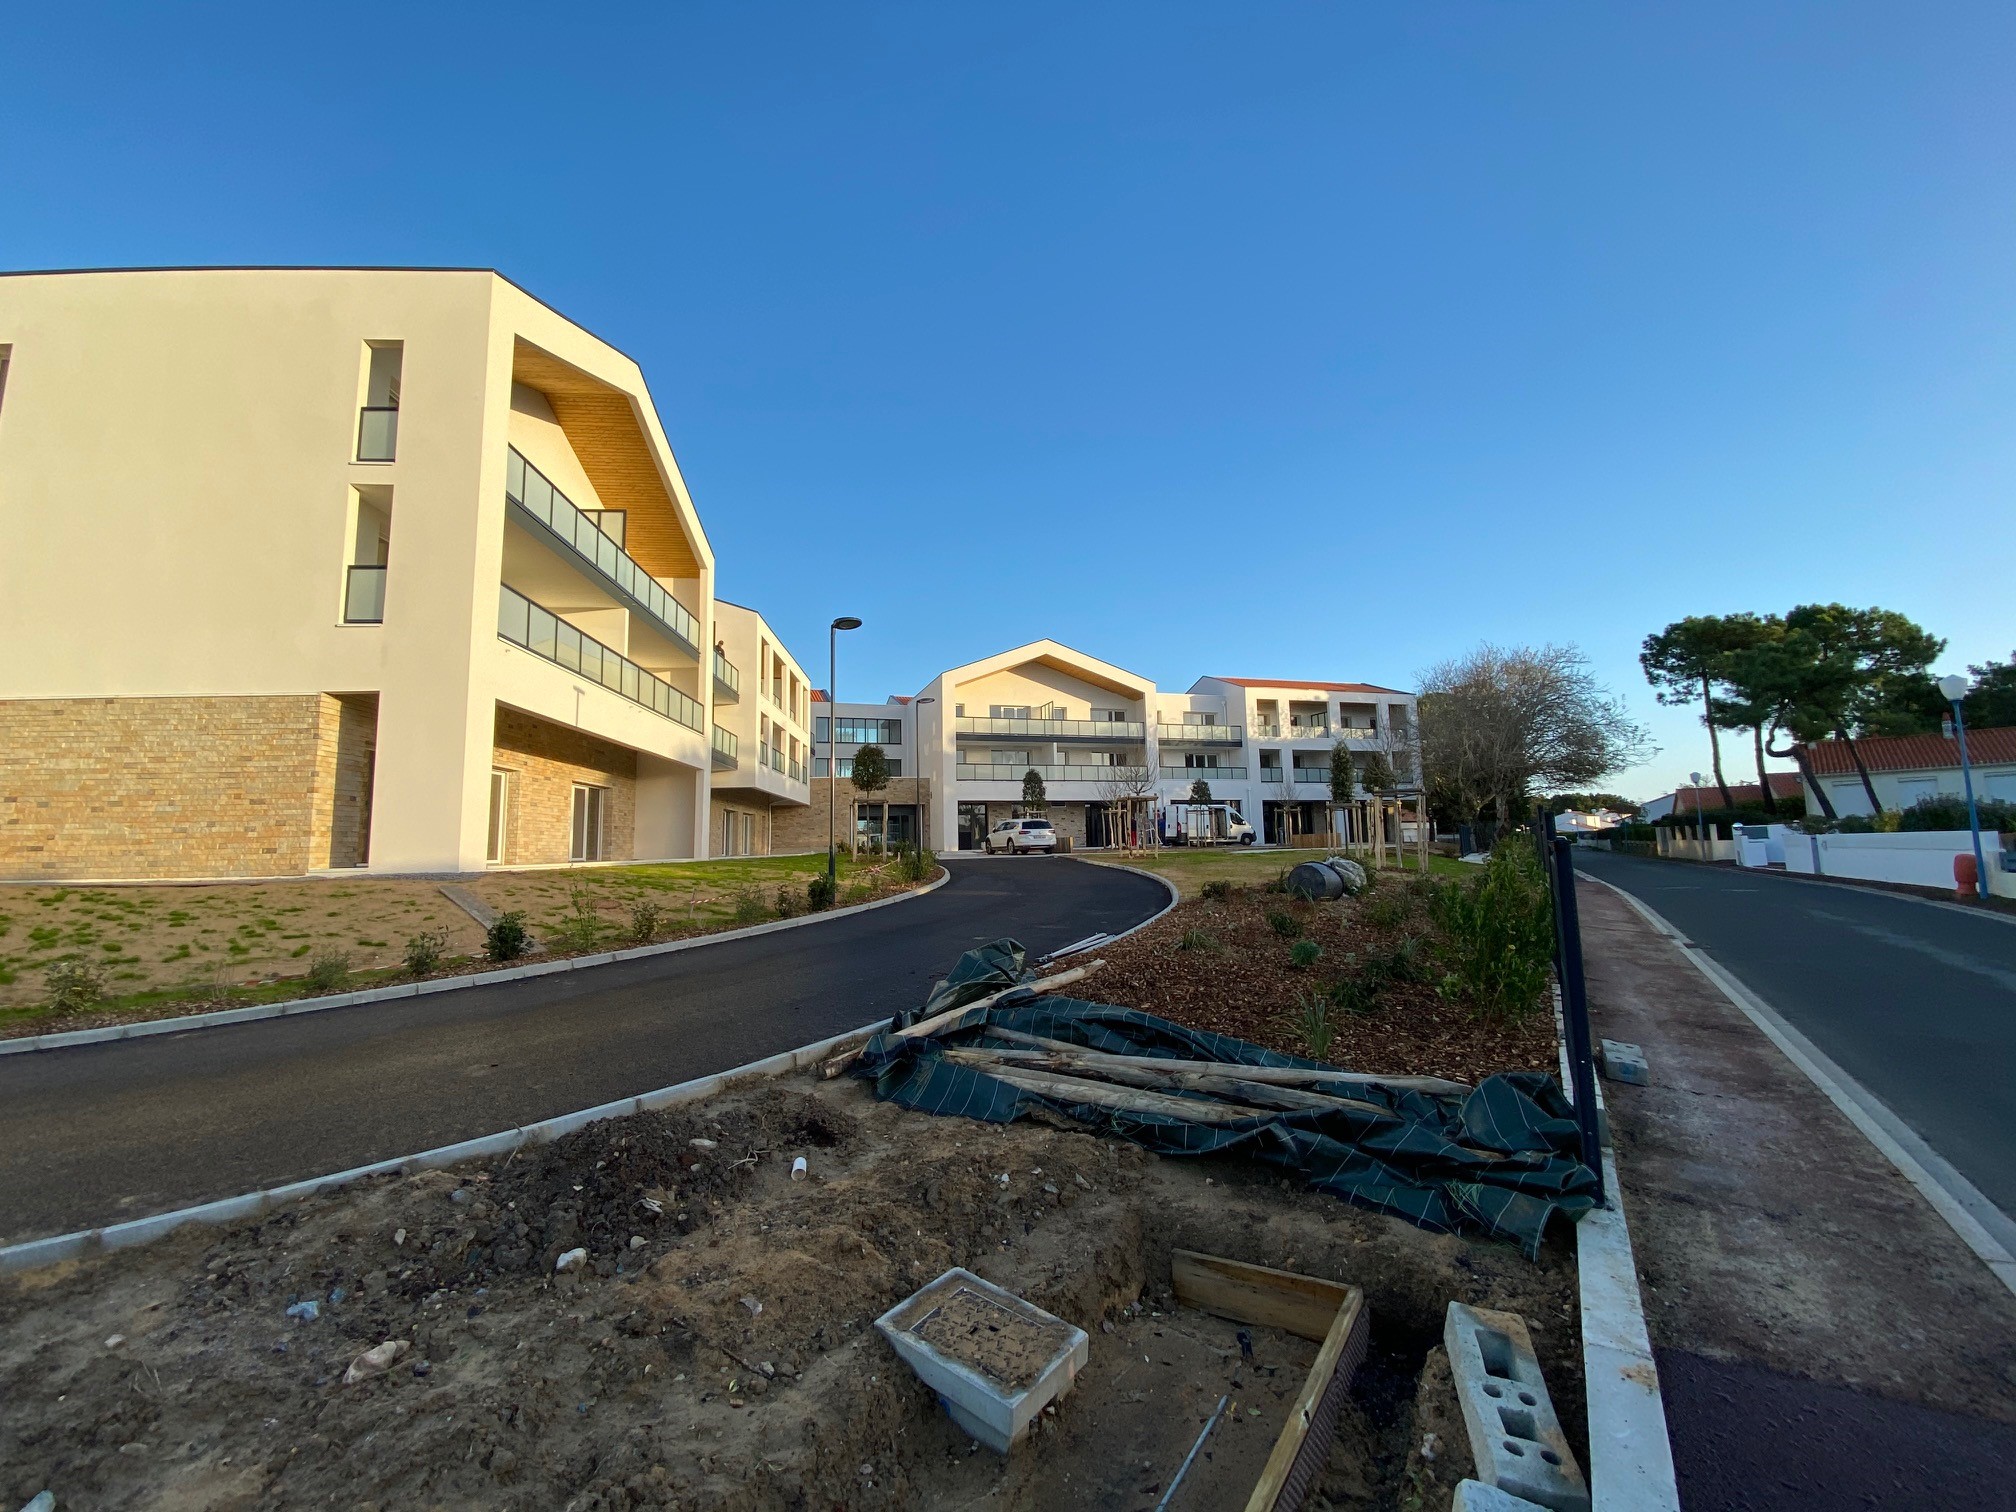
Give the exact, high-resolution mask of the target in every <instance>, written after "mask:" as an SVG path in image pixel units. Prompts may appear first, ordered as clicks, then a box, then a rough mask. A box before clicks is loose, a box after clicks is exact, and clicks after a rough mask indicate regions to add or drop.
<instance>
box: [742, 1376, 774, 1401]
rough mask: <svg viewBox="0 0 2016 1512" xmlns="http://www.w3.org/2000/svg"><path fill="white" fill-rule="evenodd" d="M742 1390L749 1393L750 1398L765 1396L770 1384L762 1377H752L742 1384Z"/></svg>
mask: <svg viewBox="0 0 2016 1512" xmlns="http://www.w3.org/2000/svg"><path fill="white" fill-rule="evenodd" d="M742 1389H743V1391H745V1392H747V1393H748V1394H749V1395H750V1396H757V1397H759V1396H761V1395H763V1393H764V1392H766V1391H768V1390H769V1389H770V1383H769V1382H768V1381H766V1380H764V1379H763V1377H761V1376H760V1375H759V1376H751V1377H749V1379H748V1380H746V1381H744V1382H743V1383H742Z"/></svg>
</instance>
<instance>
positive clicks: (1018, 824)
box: [987, 819, 1057, 855]
mask: <svg viewBox="0 0 2016 1512" xmlns="http://www.w3.org/2000/svg"><path fill="white" fill-rule="evenodd" d="M1056 849H1057V832H1056V831H1055V830H1053V829H1052V828H1050V821H1049V820H1048V819H1003V820H1002V821H1001V822H1000V823H999V824H997V825H995V826H994V828H992V829H991V830H989V831H988V832H987V851H988V854H989V855H992V854H994V853H995V852H996V851H1008V852H1011V853H1013V852H1016V851H1022V852H1025V853H1026V852H1029V851H1055V850H1056Z"/></svg>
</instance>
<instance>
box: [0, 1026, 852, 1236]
mask: <svg viewBox="0 0 2016 1512" xmlns="http://www.w3.org/2000/svg"><path fill="white" fill-rule="evenodd" d="M891 1022H892V1021H891V1020H889V1019H879V1020H877V1021H876V1022H875V1023H872V1024H869V1025H867V1026H865V1027H864V1028H860V1029H851V1030H849V1031H848V1032H847V1033H845V1034H836V1035H834V1036H833V1037H832V1038H831V1039H826V1040H821V1041H820V1042H819V1043H818V1044H816V1045H803V1046H800V1047H799V1048H798V1049H796V1050H785V1051H782V1052H780V1053H779V1054H776V1055H772V1056H768V1057H766V1058H765V1059H763V1060H759V1061H751V1062H750V1063H749V1064H747V1065H745V1066H736V1067H734V1068H733V1069H731V1070H727V1071H717V1072H715V1073H714V1074H713V1075H711V1076H701V1077H696V1078H694V1079H693V1080H692V1081H684V1082H680V1083H678V1084H677V1085H676V1086H671V1087H661V1088H659V1089H658V1090H657V1091H655V1092H645V1093H641V1094H640V1095H638V1096H636V1097H625V1098H620V1099H618V1100H617V1101H615V1102H607V1103H602V1104H600V1105H598V1106H596V1107H593V1108H583V1109H581V1110H580V1111H579V1112H576V1113H562V1114H560V1115H558V1116H557V1117H554V1118H546V1119H541V1120H540V1121H539V1122H537V1123H530V1124H524V1125H522V1126H520V1127H518V1128H515V1129H505V1130H502V1131H501V1132H499V1133H496V1134H486V1135H483V1136H482V1137H480V1138H477V1139H465V1140H462V1141H461V1142H459V1143H457V1144H451V1145H441V1146H439V1147H438V1148H436V1149H432V1150H422V1151H421V1152H420V1153H419V1154H417V1155H401V1156H397V1157H395V1158H393V1159H391V1160H379V1161H374V1162H372V1163H371V1164H370V1165H362V1166H354V1167H352V1168H351V1169H350V1170H347V1171H337V1172H335V1173H334V1174H332V1175H328V1176H313V1177H310V1178H309V1179H308V1180H306V1181H293V1182H289V1183H288V1184H287V1185H285V1186H277V1187H268V1188H267V1189H266V1190H264V1191H260V1192H247V1193H245V1194H244V1195H242V1196H238V1197H222V1198H219V1199H218V1200H217V1201H215V1202H205V1203H201V1204H199V1205H197V1206H195V1207H186V1208H176V1209H175V1210H173V1211H172V1212H166V1213H156V1214H154V1215H153V1216H152V1217H148V1218H135V1219H132V1220H130V1221H128V1222H126V1223H115V1224H111V1225H109V1226H107V1227H104V1228H95V1229H82V1230H79V1231H78V1232H76V1233H72V1234H58V1235H55V1236H54V1237H52V1238H48V1239H30V1240H26V1241H24V1242H23V1243H20V1244H10V1245H7V1246H6V1247H5V1248H0V1275H11V1274H14V1273H16V1272H19V1271H27V1270H35V1269H38V1268H39V1267H41V1266H45V1265H55V1264H58V1263H60V1262H62V1261H65V1260H81V1259H85V1258H87V1257H89V1256H92V1255H97V1254H103V1253H105V1252H106V1251H109V1250H119V1249H130V1248H131V1247H132V1246H134V1245H136V1244H145V1243H147V1242H148V1241H149V1240H153V1239H159V1238H161V1237H163V1236H164V1235H166V1234H170V1233H172V1232H174V1231H175V1230H176V1229H178V1228H181V1227H182V1226H183V1225H184V1224H188V1223H231V1222H234V1221H236V1220H237V1219H240V1218H254V1217H257V1216H258V1215H259V1214H261V1213H264V1212H267V1211H269V1210H271V1209H273V1208H275V1207H278V1206H280V1205H281V1204H282V1203H286V1202H292V1201H295V1200H297V1199H299V1198H303V1197H310V1196H313V1195H314V1194H315V1193H317V1192H327V1191H333V1190H334V1189H335V1188H337V1187H342V1186H348V1185H349V1184H350V1183H351V1182H353V1181H359V1180H362V1179H363V1178H364V1177H366V1176H381V1175H388V1174H395V1173H396V1174H400V1175H405V1174H409V1173H411V1172H414V1171H431V1170H436V1169H438V1168H440V1167H442V1166H451V1165H460V1164H461V1163H462V1162H463V1161H467V1160H482V1159H486V1158H491V1157H495V1156H498V1155H508V1154H510V1153H511V1152H512V1151H513V1150H516V1149H520V1148H522V1147H523V1146H525V1145H528V1144H551V1143H552V1142H553V1141H554V1140H556V1139H559V1138H561V1137H563V1136H565V1135H568V1134H572V1133H574V1132H575V1131H576V1130H577V1129H582V1128H586V1127H587V1126H588V1125H589V1124H591V1123H598V1122H600V1121H601V1120H603V1119H605V1118H625V1117H628V1116H629V1115H631V1114H633V1113H649V1112H652V1111H654V1110H655V1109H659V1108H672V1107H677V1106H678V1105H679V1104H681V1103H689V1102H695V1101H697V1100H699V1099H700V1098H703V1097H711V1096H713V1095H714V1094H715V1093H717V1092H722V1091H725V1090H727V1089H728V1088H729V1087H731V1086H734V1085H735V1084H737V1083H739V1082H744V1081H760V1080H764V1079H766V1078H769V1077H773V1076H784V1075H788V1074H789V1073H790V1072H793V1071H798V1070H802V1069H804V1068H805V1067H807V1066H814V1065H817V1064H819V1063H820V1062H822V1061H825V1060H827V1059H829V1058H831V1057H832V1056H834V1055H837V1054H839V1053H840V1052H842V1051H843V1050H848V1049H851V1048H853V1047H854V1046H855V1045H857V1044H865V1043H867V1042H868V1041H869V1040H870V1039H872V1038H874V1037H875V1036H876V1035H877V1034H880V1033H881V1032H882V1031H883V1030H884V1029H886V1028H888V1027H889V1025H890V1023H891Z"/></svg>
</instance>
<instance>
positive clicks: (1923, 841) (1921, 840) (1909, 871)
mask: <svg viewBox="0 0 2016 1512" xmlns="http://www.w3.org/2000/svg"><path fill="white" fill-rule="evenodd" d="M1973 847H1974V842H1973V837H1972V836H1971V835H1970V834H1969V832H1968V831H1966V830H1920V831H1916V832H1904V833H1900V834H1895V835H1806V836H1803V837H1802V836H1799V835H1792V836H1788V837H1787V839H1786V844H1785V869H1786V870H1787V871H1792V872H1804V873H1806V874H1807V875H1809V876H1812V875H1818V876H1823V877H1851V878H1855V879H1858V880H1860V881H1864V882H1898V883H1905V884H1908V885H1910V886H1914V887H1940V888H1947V887H1951V886H1953V858H1954V857H1955V856H1963V855H1964V856H1972V855H1973V854H1974V848H1973ZM2001 851H2002V837H2001V836H2000V835H1996V834H1985V833H1984V834H1983V835H1982V836H1981V852H1982V859H1983V860H1984V861H1985V862H1986V863H1987V866H1988V880H1989V886H1990V890H1991V891H1993V892H1995V893H1996V894H1998V895H2000V896H2003V897H2016V873H2011V872H2005V871H2003V870H2002V865H2001Z"/></svg>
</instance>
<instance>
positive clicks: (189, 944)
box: [0, 855, 904, 1036]
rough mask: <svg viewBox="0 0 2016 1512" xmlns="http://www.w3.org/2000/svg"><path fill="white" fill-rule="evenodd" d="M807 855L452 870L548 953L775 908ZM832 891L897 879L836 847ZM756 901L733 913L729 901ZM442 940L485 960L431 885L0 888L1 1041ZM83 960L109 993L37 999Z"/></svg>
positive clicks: (364, 965)
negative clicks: (80, 1004) (649, 922)
mask: <svg viewBox="0 0 2016 1512" xmlns="http://www.w3.org/2000/svg"><path fill="white" fill-rule="evenodd" d="M825 862H826V858H825V857H824V856H823V855H819V856H771V857H750V858H747V859H740V860H732V861H695V862H666V863H662V864H653V865H647V866H617V867H588V868H564V869H548V870H540V871H513V872H489V873H486V874H484V875H482V876H479V877H470V878H464V879H462V885H463V886H466V887H467V888H468V889H469V890H470V891H471V892H473V893H474V894H475V895H476V896H477V897H478V898H480V899H482V900H483V901H484V902H485V903H487V904H489V905H490V906H491V907H492V908H494V909H496V910H497V911H498V912H499V913H505V912H509V911H511V910H520V911H522V912H523V913H524V914H525V916H526V923H527V926H528V927H529V928H530V929H531V931H532V933H533V936H534V938H535V939H537V940H538V941H540V942H541V945H542V948H543V951H544V953H545V955H546V956H548V957H550V956H552V955H555V954H559V955H566V954H582V953H586V952H590V951H594V950H609V949H612V948H615V947H617V946H621V945H630V944H638V943H643V941H641V940H638V939H636V938H634V937H633V934H632V924H633V915H632V910H633V908H634V906H635V905H636V904H638V903H640V902H644V903H651V904H654V905H655V906H656V907H657V909H658V913H659V917H658V919H657V921H656V922H655V924H654V927H653V929H652V933H651V938H652V939H654V940H673V939H682V938H687V937H690V936H693V935H701V934H711V933H714V932H716V931H718V930H722V929H729V928H733V927H735V926H736V924H737V923H738V922H740V923H750V922H756V923H761V922H763V921H764V920H768V919H773V918H776V917H777V916H778V914H777V908H776V904H777V894H778V889H779V888H786V889H789V890H791V891H792V892H793V893H794V894H795V895H796V896H797V897H798V898H799V899H800V900H801V901H802V898H803V894H804V886H805V882H806V881H807V879H809V878H810V877H811V875H812V874H813V873H814V872H815V871H818V870H820V869H822V868H823V867H824V866H825ZM840 864H841V868H842V871H841V878H840V884H841V896H840V902H842V903H843V904H844V903H850V902H866V901H868V900H870V899H871V898H875V897H881V896H885V895H887V894H888V893H890V892H893V891H896V890H898V889H899V888H900V887H901V886H903V885H904V884H902V883H901V882H900V880H899V879H898V878H897V877H896V876H895V868H894V866H893V865H889V864H886V863H876V862H874V861H873V860H871V859H868V858H863V860H862V861H860V862H858V863H856V862H853V861H850V860H849V859H848V858H846V857H842V858H841V863H840ZM577 899H578V900H579V902H580V904H581V906H582V908H583V909H584V910H586V911H587V913H588V914H590V915H591V916H592V918H593V920H594V923H593V926H592V929H591V930H590V934H591V935H592V938H585V939H584V941H583V942H582V943H579V944H578V946H571V947H570V945H569V944H568V940H567V932H566V921H567V919H568V917H569V916H570V915H572V914H574V913H575V912H576V902H577ZM751 908H754V909H757V910H760V913H759V914H756V915H751V916H749V917H738V912H740V913H747V912H748V910H749V909H751ZM423 931H439V932H441V933H442V934H443V936H444V937H445V946H444V958H445V959H444V965H443V967H442V969H441V971H440V972H438V973H435V974H436V975H454V974H458V973H461V972H466V971H468V970H470V969H472V967H471V964H470V963H471V961H472V960H474V961H478V962H480V961H481V958H482V949H483V930H482V928H481V927H480V926H479V925H478V924H477V923H476V921H475V920H474V919H472V918H471V917H470V916H469V915H468V914H467V913H466V912H464V911H463V910H462V909H460V908H458V907H457V906H456V905H455V904H453V903H451V902H450V901H449V900H448V899H447V898H446V897H444V896H443V895H442V893H441V886H440V883H439V881H438V880H431V881H430V880H422V879H417V878H402V877H363V876H360V877H356V878H343V877H316V878H306V879H302V880H298V881H285V882H219V883H201V884H188V885H175V886H161V885H144V884H136V885H133V886H119V887H17V888H5V889H0V1036H8V1035H22V1034H48V1033H54V1032H57V1031H59V1030H66V1029H84V1028H94V1027H97V1026H98V1025H101V1024H108V1023H123V1022H127V1021H130V1020H133V1019H143V1018H160V1017H166V1016H170V1015H173V1014H178V1013H190V1012H199V1011H202V1010H203V1009H206V1008H214V1007H224V1006H239V1005H243V1004H246V1003H256V1002H267V1001H277V1000H279V999H281V998H291V997H307V996H314V995H315V993H314V992H313V991H312V990H310V989H309V988H308V987H307V986H306V984H305V982H304V980H303V976H304V973H305V972H306V971H307V969H308V966H309V964H310V963H311V962H312V961H313V960H314V959H315V958H316V957H318V956H321V955H324V954H326V953H329V952H341V953H342V954H344V955H346V956H347V957H348V958H349V965H350V972H351V974H350V976H349V978H348V979H347V980H346V981H344V982H343V983H341V984H339V985H338V986H336V987H332V988H329V989H326V990H328V991H352V990H355V989H356V988H358V987H367V986H374V985H378V984H379V983H380V982H381V981H391V980H400V981H403V980H409V979H410V978H409V977H408V975H407V973H406V972H405V970H404V968H403V966H402V961H403V959H404V955H405V950H406V943H407V941H408V940H410V939H411V938H412V937H413V936H415V935H417V934H420V933H422V932H423ZM70 956H82V957H85V958H87V959H90V960H92V961H95V962H96V963H97V964H98V965H99V966H100V967H101V968H102V969H103V972H104V975H105V979H106V993H107V1000H106V1001H105V1002H104V1003H102V1004H100V1005H99V1006H97V1007H96V1008H94V1009H90V1010H86V1011H83V1012H72V1013H67V1014H60V1015H59V1014H56V1013H55V1012H53V1011H52V1010H50V1009H48V1008H47V1007H45V1006H44V1005H45V1003H46V1000H47V987H46V984H45V979H44V968H45V967H47V966H48V965H49V963H50V962H52V961H55V960H58V959H60V958H63V957H70Z"/></svg>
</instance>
